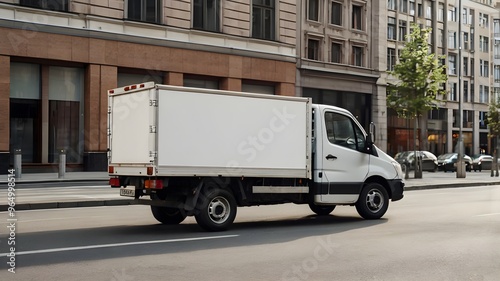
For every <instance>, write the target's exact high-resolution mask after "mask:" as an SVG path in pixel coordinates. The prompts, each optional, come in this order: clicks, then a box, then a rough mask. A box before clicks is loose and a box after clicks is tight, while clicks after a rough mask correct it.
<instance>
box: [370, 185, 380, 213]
mask: <svg viewBox="0 0 500 281" xmlns="http://www.w3.org/2000/svg"><path fill="white" fill-rule="evenodd" d="M366 206H367V207H368V210H370V211H371V212H372V213H376V212H378V211H380V210H381V209H382V208H383V207H384V195H383V194H382V193H381V192H380V191H379V190H377V189H372V190H370V191H369V192H368V194H367V195H366Z"/></svg>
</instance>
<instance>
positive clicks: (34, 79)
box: [2, 62, 42, 164]
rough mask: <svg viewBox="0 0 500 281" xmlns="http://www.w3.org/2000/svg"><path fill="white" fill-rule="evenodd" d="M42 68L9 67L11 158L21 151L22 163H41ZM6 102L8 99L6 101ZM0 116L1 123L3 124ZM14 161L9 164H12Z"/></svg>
mask: <svg viewBox="0 0 500 281" xmlns="http://www.w3.org/2000/svg"><path fill="white" fill-rule="evenodd" d="M41 79H42V75H41V68H40V65H37V64H28V63H17V62H12V63H11V64H10V105H9V106H10V141H9V144H10V147H9V149H10V153H11V154H10V155H12V156H13V155H14V151H15V150H16V149H21V151H22V156H21V157H22V163H40V162H41V154H42V149H41V148H40V145H39V143H41V134H40V133H38V132H40V131H41V130H42V124H41V122H39V120H40V114H41V112H42V101H41V97H42V90H41ZM7 101H9V99H7ZM4 118H7V117H3V115H2V120H5V119H4ZM13 160H14V157H11V159H10V163H11V164H13Z"/></svg>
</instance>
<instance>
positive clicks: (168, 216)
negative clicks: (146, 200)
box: [151, 206, 186, 224]
mask: <svg viewBox="0 0 500 281" xmlns="http://www.w3.org/2000/svg"><path fill="white" fill-rule="evenodd" d="M151 212H152V213H153V217H155V219H156V220H157V221H159V222H161V223H163V224H179V223H181V222H182V221H183V220H184V219H185V218H186V214H185V213H184V212H182V211H181V210H179V209H177V208H169V207H159V206H151Z"/></svg>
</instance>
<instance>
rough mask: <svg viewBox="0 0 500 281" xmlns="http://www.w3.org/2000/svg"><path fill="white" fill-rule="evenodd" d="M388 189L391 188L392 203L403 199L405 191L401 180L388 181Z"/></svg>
mask: <svg viewBox="0 0 500 281" xmlns="http://www.w3.org/2000/svg"><path fill="white" fill-rule="evenodd" d="M388 183H389V187H390V188H391V194H392V198H391V200H392V201H398V200H401V199H403V196H404V195H403V192H404V189H405V183H404V182H403V180H401V179H398V180H390V181H388Z"/></svg>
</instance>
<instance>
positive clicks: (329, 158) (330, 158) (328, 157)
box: [326, 154, 337, 160]
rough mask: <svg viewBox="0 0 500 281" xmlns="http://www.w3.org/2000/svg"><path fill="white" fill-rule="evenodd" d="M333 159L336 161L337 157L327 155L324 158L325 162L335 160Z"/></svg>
mask: <svg viewBox="0 0 500 281" xmlns="http://www.w3.org/2000/svg"><path fill="white" fill-rule="evenodd" d="M335 159H337V156H333V155H331V154H328V155H327V156H326V160H335Z"/></svg>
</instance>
